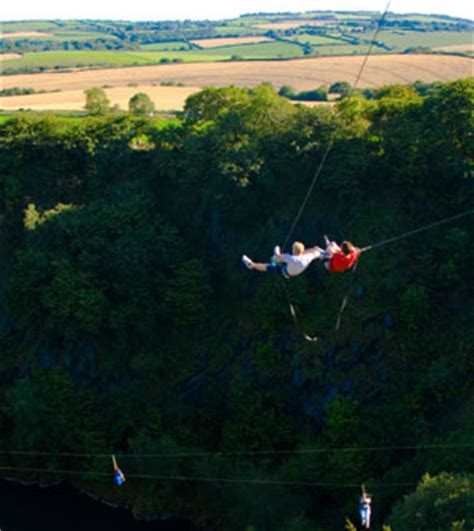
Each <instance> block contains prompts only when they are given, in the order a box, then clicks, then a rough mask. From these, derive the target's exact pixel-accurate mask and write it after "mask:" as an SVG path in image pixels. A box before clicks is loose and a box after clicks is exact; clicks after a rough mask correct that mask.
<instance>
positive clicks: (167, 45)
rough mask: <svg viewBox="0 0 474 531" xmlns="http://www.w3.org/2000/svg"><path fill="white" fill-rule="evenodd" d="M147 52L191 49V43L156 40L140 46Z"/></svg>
mask: <svg viewBox="0 0 474 531" xmlns="http://www.w3.org/2000/svg"><path fill="white" fill-rule="evenodd" d="M140 48H141V49H142V50H144V51H145V52H167V51H170V50H189V44H188V43H187V42H184V41H171V42H155V43H153V44H144V45H142V46H141V47H140Z"/></svg>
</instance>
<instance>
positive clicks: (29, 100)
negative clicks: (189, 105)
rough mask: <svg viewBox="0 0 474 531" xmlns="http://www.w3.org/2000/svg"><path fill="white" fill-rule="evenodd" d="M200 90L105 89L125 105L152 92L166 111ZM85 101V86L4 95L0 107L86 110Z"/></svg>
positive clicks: (137, 87) (182, 102) (178, 105)
mask: <svg viewBox="0 0 474 531" xmlns="http://www.w3.org/2000/svg"><path fill="white" fill-rule="evenodd" d="M198 90H200V89H199V88H196V87H153V86H150V85H138V86H136V87H135V86H134V87H114V88H110V89H105V92H106V94H107V96H108V98H109V99H110V101H111V103H112V104H116V105H119V106H120V108H121V109H124V110H126V109H128V101H129V99H130V98H131V97H132V96H133V95H134V94H137V93H138V92H145V93H146V94H148V95H149V96H150V98H151V99H152V101H153V102H154V104H155V107H156V109H158V110H165V111H174V110H179V109H181V108H182V107H183V105H184V102H185V101H186V98H187V97H188V96H189V95H190V94H194V93H195V92H197V91H198ZM84 105H85V95H84V91H83V90H70V91H65V92H55V93H49V94H31V95H26V96H11V97H7V98H0V109H1V110H4V111H13V110H18V109H31V110H50V111H53V110H82V109H84Z"/></svg>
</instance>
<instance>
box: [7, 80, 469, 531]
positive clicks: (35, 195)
mask: <svg viewBox="0 0 474 531" xmlns="http://www.w3.org/2000/svg"><path fill="white" fill-rule="evenodd" d="M423 94H424V95H423V96H422V95H420V94H419V93H418V92H416V91H415V90H413V89H412V88H410V87H406V86H391V87H384V88H383V89H380V90H379V91H378V92H376V93H375V94H373V95H372V96H373V97H372V99H370V100H369V99H364V98H362V97H347V98H345V99H343V100H342V101H340V102H338V104H337V106H336V107H335V108H333V109H332V108H327V107H325V108H307V107H304V106H295V105H293V104H291V103H289V102H288V101H287V100H286V99H284V98H282V97H280V96H278V95H277V94H276V93H275V91H274V90H273V89H272V88H271V87H270V86H267V85H262V86H259V87H257V88H254V89H241V88H235V87H228V88H221V89H213V88H209V89H206V90H203V91H202V92H200V93H197V94H195V95H193V96H191V97H190V98H189V99H188V100H187V103H186V106H185V110H184V112H183V113H182V115H181V116H180V120H179V121H176V120H175V121H173V122H170V124H169V125H168V126H167V127H157V124H156V119H153V118H148V117H144V118H142V117H133V116H127V115H120V116H106V117H86V118H79V119H74V120H70V119H65V118H61V117H54V116H37V115H34V114H26V113H25V114H20V115H17V116H15V117H14V118H11V119H9V120H7V121H5V122H4V123H2V124H1V125H0V147H1V158H0V215H1V218H0V220H1V227H2V230H1V236H2V237H1V248H2V254H1V256H2V257H3V259H2V261H1V262H0V265H1V270H0V290H1V291H0V292H1V301H2V306H1V309H0V310H1V313H0V352H1V355H0V404H1V408H0V430H1V438H0V472H1V473H2V475H3V476H9V477H15V478H17V479H21V480H33V481H38V482H46V483H47V482H49V481H54V480H58V479H62V480H66V481H70V482H72V483H73V484H74V485H77V486H78V487H82V488H85V489H86V490H88V491H90V492H93V493H95V494H97V495H99V496H104V497H106V498H108V499H110V500H114V501H116V502H119V503H123V504H126V505H128V506H131V507H132V508H133V510H134V512H135V514H137V515H149V514H153V513H161V514H166V513H173V514H180V515H184V516H186V517H189V518H190V519H192V520H193V521H194V522H196V524H198V525H199V526H201V527H202V528H203V529H222V530H247V531H250V530H253V531H261V530H269V531H270V530H287V531H289V530H292V531H329V530H338V529H341V530H342V529H355V528H354V525H357V524H358V517H357V499H358V495H359V492H360V489H359V485H360V484H361V483H365V484H366V485H367V488H368V489H369V490H370V492H371V493H373V496H374V502H373V505H374V512H373V525H374V527H373V528H374V529H378V530H381V529H382V525H385V527H384V529H385V530H388V529H389V527H388V526H390V527H391V529H392V531H410V530H426V531H428V530H429V531H437V530H439V531H446V530H452V531H454V530H457V531H462V530H465V531H467V530H470V529H472V527H473V526H474V453H473V446H474V442H473V441H474V399H473V396H474V379H473V374H474V358H473V355H472V354H473V346H474V326H473V323H474V304H473V298H474V272H473V268H472V264H473V263H474V246H473V243H474V241H473V236H474V233H473V228H474V226H473V217H472V216H470V217H469V216H466V217H464V218H462V219H459V220H456V221H455V222H453V223H449V224H445V225H442V226H437V227H435V228H433V229H432V230H430V231H426V232H423V233H420V234H418V235H414V236H412V237H410V238H406V239H403V240H399V241H398V242H396V243H394V244H388V245H385V246H382V247H379V248H377V249H374V250H373V251H370V252H367V253H365V254H364V255H363V256H362V257H361V260H360V263H359V267H358V269H357V271H356V273H355V274H354V275H353V274H351V273H343V274H332V275H330V274H329V273H327V272H326V271H325V270H324V268H323V267H322V266H321V265H320V264H316V265H312V266H311V268H310V270H308V272H306V273H305V274H304V275H302V276H300V277H297V278H295V279H292V280H291V281H285V280H283V279H281V278H277V277H275V276H272V275H270V274H267V275H265V274H258V273H255V272H249V271H247V270H245V268H244V267H243V266H242V264H241V263H240V256H241V254H242V253H244V252H246V253H248V254H250V255H251V256H252V257H254V258H257V259H262V260H264V259H266V258H268V257H269V255H270V254H271V252H272V249H273V246H274V245H275V244H282V243H283V241H284V239H285V236H286V235H287V234H288V230H289V228H290V226H291V224H292V222H293V220H294V219H295V216H296V214H297V211H298V209H299V207H300V205H301V204H302V201H303V199H304V197H305V194H306V192H307V190H308V187H309V185H310V183H311V181H312V179H313V176H314V174H315V171H316V169H317V168H318V165H319V164H320V162H321V158H322V156H323V155H324V153H325V151H326V150H327V146H328V144H329V143H332V148H331V150H330V152H329V155H328V157H327V160H326V163H325V166H324V169H323V172H322V174H321V176H320V178H319V180H318V182H317V186H316V188H315V190H314V191H313V193H312V195H311V197H310V200H309V202H308V204H307V206H306V209H305V211H304V213H303V216H302V218H301V220H300V222H299V223H298V225H297V227H296V229H295V231H294V233H293V237H294V238H295V239H297V240H301V241H304V242H306V243H307V244H308V245H314V244H319V245H322V244H323V235H324V234H327V235H329V236H330V237H331V238H334V239H337V240H340V239H342V238H349V239H351V240H352V241H353V242H354V243H355V244H356V245H359V246H365V245H369V244H371V243H376V242H380V241H382V240H384V239H386V238H390V237H392V236H395V235H398V234H402V233H404V232H407V231H411V230H412V229H415V228H417V227H421V226H424V225H425V224H428V223H430V222H433V221H436V220H441V219H444V218H447V217H450V216H453V215H455V214H458V213H460V212H465V211H468V210H469V209H472V208H473V205H474V181H473V174H472V164H473V153H474V150H473V137H472V127H473V117H472V105H473V101H474V80H473V79H465V80H458V81H455V82H450V83H444V84H436V85H434V86H432V87H425V90H424V91H423ZM283 282H286V287H287V289H288V291H289V294H290V297H291V300H292V301H293V303H294V304H295V306H296V309H297V312H298V315H299V318H300V324H301V327H302V328H303V329H305V330H310V331H311V332H314V333H317V335H318V336H319V340H318V341H317V342H316V343H309V342H306V341H304V339H303V338H302V337H301V334H300V333H299V332H298V330H296V329H295V327H294V325H293V322H292V320H291V317H290V315H289V312H288V306H287V300H286V294H285V289H284V287H283V285H282V284H283ZM346 294H348V295H349V302H348V305H347V307H346V309H345V313H344V314H343V320H342V324H341V327H340V329H339V330H338V331H335V321H336V317H337V314H338V311H339V307H340V304H341V300H342V299H343V297H344V296H345V295H346ZM22 452H24V453H22ZM113 452H114V453H116V454H117V455H118V458H119V462H120V466H121V468H122V470H123V471H124V473H125V474H126V476H127V477H128V481H127V483H126V484H125V485H124V486H123V487H121V488H120V489H118V488H116V487H114V485H113V481H112V477H111V472H112V470H111V464H110V457H109V454H111V453H113ZM137 454H138V455H137ZM22 469H23V470H22ZM143 476H147V477H143ZM185 478H189V479H187V480H186V479H185ZM351 522H352V523H351Z"/></svg>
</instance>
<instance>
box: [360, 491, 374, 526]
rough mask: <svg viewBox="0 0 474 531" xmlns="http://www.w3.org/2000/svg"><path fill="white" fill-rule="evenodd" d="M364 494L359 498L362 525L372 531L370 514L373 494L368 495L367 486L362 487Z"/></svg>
mask: <svg viewBox="0 0 474 531" xmlns="http://www.w3.org/2000/svg"><path fill="white" fill-rule="evenodd" d="M361 488H362V494H361V496H360V497H359V514H360V520H361V525H362V527H363V528H364V529H370V513H371V507H370V504H371V503H372V494H367V492H366V491H365V485H362V487H361Z"/></svg>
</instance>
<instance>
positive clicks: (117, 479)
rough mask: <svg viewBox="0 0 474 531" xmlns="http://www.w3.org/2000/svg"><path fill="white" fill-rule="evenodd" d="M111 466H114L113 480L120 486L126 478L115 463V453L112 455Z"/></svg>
mask: <svg viewBox="0 0 474 531" xmlns="http://www.w3.org/2000/svg"><path fill="white" fill-rule="evenodd" d="M112 466H113V467H114V481H115V484H116V485H117V486H118V487H120V486H121V485H123V484H124V483H125V482H126V481H127V480H126V478H125V475H124V473H123V472H122V471H121V470H120V468H119V467H118V465H117V460H116V459H115V455H113V456H112Z"/></svg>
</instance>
